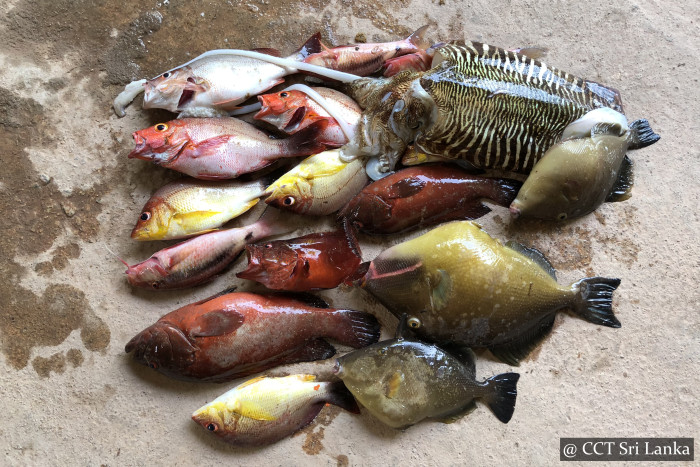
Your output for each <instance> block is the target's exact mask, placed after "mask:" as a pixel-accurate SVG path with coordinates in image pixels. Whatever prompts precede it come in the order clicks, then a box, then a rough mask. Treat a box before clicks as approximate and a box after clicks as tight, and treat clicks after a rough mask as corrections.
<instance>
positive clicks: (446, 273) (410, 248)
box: [362, 221, 620, 365]
mask: <svg viewBox="0 0 700 467" xmlns="http://www.w3.org/2000/svg"><path fill="white" fill-rule="evenodd" d="M619 284H620V280H619V279H608V278H603V277H589V278H585V279H581V280H579V281H577V282H574V283H573V284H571V285H569V286H562V285H559V284H558V283H557V281H556V278H555V275H554V270H553V268H552V266H551V265H550V264H549V262H547V260H546V259H545V258H544V256H543V255H542V253H540V252H539V251H537V250H535V249H532V248H527V247H524V246H522V245H520V244H517V243H514V242H509V243H507V244H506V245H503V244H502V243H501V242H500V241H498V240H496V239H494V238H492V237H491V236H489V235H488V234H487V233H486V232H484V231H483V230H482V229H481V227H480V226H479V225H478V224H475V223H473V222H470V221H457V222H451V223H448V224H443V225H441V226H439V227H437V228H435V229H433V230H431V231H430V232H428V233H426V234H424V235H421V236H420V237H418V238H415V239H413V240H409V241H407V242H404V243H400V244H398V245H395V246H393V247H391V248H389V249H387V250H386V251H384V252H382V253H381V254H380V255H379V256H377V257H376V258H375V259H374V260H373V261H372V262H371V263H370V264H369V268H368V270H367V273H366V274H365V276H364V278H363V279H362V287H364V288H365V289H367V290H368V291H369V292H371V293H372V294H373V295H375V296H376V297H377V298H378V299H379V300H380V301H381V302H382V303H383V304H384V305H385V306H386V307H387V308H388V309H389V310H390V311H391V312H392V313H394V314H395V315H397V316H401V315H402V314H404V313H406V314H408V317H409V321H408V323H409V326H410V327H411V329H413V330H414V331H415V332H416V333H417V335H418V336H419V337H420V338H423V339H426V340H428V341H432V342H451V343H455V344H459V345H465V346H467V347H486V348H488V349H489V350H490V351H491V352H492V353H493V354H494V355H495V356H497V357H498V358H500V359H501V360H503V361H504V362H507V363H510V364H513V365H517V364H518V361H519V360H521V359H522V358H524V357H525V356H526V355H527V354H528V353H529V352H530V351H531V350H532V349H533V348H534V346H535V345H536V344H537V343H538V342H539V341H540V340H541V339H542V338H544V336H545V335H547V334H548V333H549V331H550V330H551V328H552V325H553V323H554V315H555V313H556V311H557V310H559V309H562V308H570V309H571V310H573V312H574V313H576V314H577V315H579V316H580V317H582V318H583V319H585V320H587V321H590V322H592V323H596V324H601V325H604V326H609V327H614V328H617V327H620V322H619V321H618V320H617V318H615V316H614V314H613V312H612V293H613V291H614V290H615V289H616V288H617V286H618V285H619Z"/></svg>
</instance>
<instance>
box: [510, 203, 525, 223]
mask: <svg viewBox="0 0 700 467" xmlns="http://www.w3.org/2000/svg"><path fill="white" fill-rule="evenodd" d="M508 209H509V210H510V215H511V217H513V219H517V218H518V217H520V214H522V212H521V211H520V208H518V206H517V205H516V204H515V203H511V205H510V208H508Z"/></svg>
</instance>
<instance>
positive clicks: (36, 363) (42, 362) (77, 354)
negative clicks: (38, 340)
mask: <svg viewBox="0 0 700 467" xmlns="http://www.w3.org/2000/svg"><path fill="white" fill-rule="evenodd" d="M84 360H85V357H83V353H82V352H81V351H80V350H78V349H70V350H69V351H68V352H66V354H65V355H64V354H63V353H60V352H59V353H55V354H53V355H51V356H50V357H48V358H44V357H35V358H34V360H32V367H33V368H34V371H36V372H37V374H38V375H39V376H41V377H42V378H48V377H49V376H51V372H54V373H56V374H61V373H63V372H64V371H66V365H67V364H69V365H70V366H72V367H73V368H75V367H78V366H80V365H82V364H83V361H84Z"/></svg>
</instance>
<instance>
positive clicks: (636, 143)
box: [630, 119, 661, 149]
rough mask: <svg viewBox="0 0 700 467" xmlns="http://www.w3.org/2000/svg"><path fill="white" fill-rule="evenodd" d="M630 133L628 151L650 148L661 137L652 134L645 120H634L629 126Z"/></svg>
mask: <svg viewBox="0 0 700 467" xmlns="http://www.w3.org/2000/svg"><path fill="white" fill-rule="evenodd" d="M630 130H631V131H632V141H630V149H641V148H645V147H647V146H651V145H652V144H654V143H656V142H657V141H658V140H660V139H661V136H659V135H658V134H656V133H654V130H652V129H651V125H649V122H648V121H647V120H645V119H640V120H635V121H633V122H632V123H631V124H630Z"/></svg>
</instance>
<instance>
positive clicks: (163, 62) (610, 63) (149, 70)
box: [0, 0, 700, 466]
mask: <svg viewBox="0 0 700 467" xmlns="http://www.w3.org/2000/svg"><path fill="white" fill-rule="evenodd" d="M0 3H1V10H2V11H4V12H5V14H4V15H3V17H2V18H0V65H1V66H0V158H1V161H2V164H1V167H2V169H1V170H0V218H2V220H3V226H4V227H3V229H2V236H1V237H0V265H1V266H0V267H1V269H0V271H2V277H3V280H2V281H1V282H0V289H1V291H0V310H1V312H0V339H1V346H0V349H1V350H2V353H1V355H0V366H1V368H0V375H1V376H0V382H1V383H0V405H1V406H2V408H3V409H2V411H1V414H0V455H2V456H3V457H2V460H0V464H2V465H94V466H97V465H109V466H115V465H184V466H188V465H197V464H201V465H215V464H222V465H237V464H243V463H247V464H251V465H316V464H321V465H335V464H337V465H370V464H371V465H465V464H473V465H542V464H556V463H558V462H559V438H560V437H564V436H572V437H582V436H601V437H613V436H615V437H624V436H659V437H661V436H664V437H671V436H684V437H696V436H699V435H700V431H699V426H700V424H699V422H698V419H699V418H700V417H699V415H700V413H699V411H698V396H700V390H699V389H698V385H699V383H700V379H699V377H698V364H697V361H698V358H699V357H700V355H699V353H700V319H699V318H698V311H699V302H700V294H699V293H698V286H697V284H698V281H699V280H700V275H699V274H698V266H699V264H698V262H699V260H700V255H699V248H698V240H699V237H698V228H699V226H700V225H699V223H698V214H697V212H698V211H697V206H698V193H699V190H698V188H697V180H698V179H700V164H699V162H700V161H699V160H698V155H699V154H698V144H697V142H696V137H697V135H698V134H700V127H699V125H698V116H699V115H700V106H699V105H698V101H699V99H698V98H699V97H700V95H699V93H698V86H699V83H698V72H699V71H700V70H699V69H698V63H700V54H699V52H698V48H699V46H700V43H699V41H698V37H700V31H699V30H698V20H700V7H699V5H698V3H697V2H694V1H690V0H682V1H679V2H657V1H652V0H621V1H619V2H613V3H611V2H607V1H602V0H591V1H589V2H586V3H585V4H572V3H570V2H547V3H546V4H545V3H544V2H539V3H538V2H531V1H528V0H519V1H506V0H488V1H486V0H473V1H457V0H439V1H438V0H431V1H428V0H424V1H417V0H413V1H411V0H382V1H370V0H354V1H349V0H335V1H330V2H326V1H319V0H310V1H306V2H301V1H294V0H283V1H270V0H249V1H247V2H241V1H236V0H230V1H228V2H213V1H210V2H186V1H178V0H171V1H168V0H162V1H156V0H153V1H150V2H140V1H136V0H122V1H118V2H113V1H105V0H55V1H48V0H41V1H30V0H3V1H2V2H0ZM423 24H430V25H431V37H432V38H433V39H436V40H437V39H441V40H444V39H461V38H465V39H473V40H480V41H484V42H487V43H489V44H493V45H498V46H503V47H507V48H515V47H523V46H540V47H546V48H548V49H549V53H548V55H547V57H546V60H545V61H546V62H547V63H548V64H551V65H553V66H556V67H558V68H560V69H563V70H566V71H568V72H570V73H573V74H575V75H578V76H582V77H586V78H589V79H591V80H595V81H598V82H601V83H605V84H607V85H609V86H611V87H614V88H616V89H618V90H619V91H620V92H621V94H622V96H623V100H624V103H625V109H626V112H627V115H628V116H629V117H630V118H631V119H636V118H648V119H649V121H650V122H651V124H652V126H653V128H654V130H656V131H657V132H658V133H659V134H661V136H662V139H661V141H660V142H659V143H657V144H656V145H654V146H652V147H649V148H646V149H643V150H640V151H636V152H633V153H632V154H631V157H632V159H633V160H634V162H635V169H634V170H635V176H636V179H635V186H634V191H633V196H632V198H631V199H629V200H627V201H625V202H623V203H616V204H606V205H604V206H602V207H601V208H600V209H598V211H597V212H595V214H594V215H589V216H587V217H585V218H583V219H580V220H577V221H574V222H569V223H566V224H562V225H552V224H547V223H543V222H523V223H518V224H513V223H511V222H510V220H509V216H508V212H507V211H506V210H505V209H503V208H495V209H494V212H493V213H492V214H489V215H488V216H487V217H486V218H484V219H482V221H481V222H482V224H483V225H484V227H485V229H486V230H487V231H489V232H490V233H491V234H492V235H494V236H496V237H498V238H501V239H516V240H519V241H521V242H523V243H525V244H527V245H534V246H536V247H537V248H539V249H541V250H542V251H543V252H544V253H545V255H546V256H547V257H548V258H549V259H550V260H551V262H552V263H553V264H554V266H555V267H556V268H557V270H558V271H559V280H560V282H562V283H565V282H566V283H568V282H572V281H574V280H577V279H579V278H581V277H583V276H588V275H605V276H610V277H619V278H621V279H622V284H621V286H620V288H619V289H618V291H617V292H616V294H615V304H614V306H615V313H616V315H617V316H618V318H619V319H620V321H621V322H622V328H621V329H609V328H602V327H598V326H595V325H593V324H590V323H587V322H584V321H582V320H580V319H577V318H576V317H574V316H573V315H570V314H567V313H561V314H560V316H559V317H558V319H557V324H556V327H555V329H554V332H553V333H552V335H551V336H550V337H549V338H547V339H546V340H545V342H544V344H543V345H542V346H541V347H540V348H539V349H538V350H537V351H536V352H534V354H533V355H532V357H531V358H529V359H528V360H527V361H525V362H524V363H523V364H522V365H521V366H520V367H519V368H517V371H519V372H520V373H521V374H522V377H521V380H520V383H519V385H518V400H517V407H516V410H515V414H514V417H513V419H512V420H511V422H510V423H509V424H507V425H503V424H501V423H500V422H498V420H496V419H495V417H494V416H493V415H492V414H491V413H490V411H489V410H488V409H487V408H486V407H484V406H480V407H479V409H478V410H476V411H475V412H473V413H472V414H470V415H469V416H468V417H465V418H463V419H461V420H459V421H457V422H456V423H453V424H450V425H445V424H442V423H437V422H424V423H420V424H418V425H416V426H414V427H412V428H410V429H408V430H406V431H405V432H400V431H395V430H392V429H390V428H387V427H384V426H382V425H380V423H379V422H377V421H376V420H375V419H373V418H372V417H371V416H370V415H369V413H367V412H366V411H363V413H362V415H361V416H352V415H351V414H348V413H346V412H342V411H340V410H339V409H335V408H325V409H324V411H323V412H322V414H321V415H320V416H319V418H318V419H317V420H316V421H315V422H314V423H313V424H312V425H311V426H310V427H308V428H307V429H305V430H304V431H303V432H301V433H300V434H298V435H296V436H294V437H292V438H289V439H286V440H284V441H282V442H280V443H278V444H275V445H273V446H270V447H267V448H263V449H259V450H239V449H235V448H232V447H230V446H228V445H226V444H224V443H222V442H220V441H219V440H218V439H215V438H214V437H212V436H210V435H209V434H208V433H206V432H205V431H204V430H202V429H201V428H200V427H198V426H196V425H195V424H194V423H193V422H192V421H191V420H190V414H191V413H192V411H193V410H194V409H196V408H198V407H200V406H201V405H203V404H204V403H205V402H207V401H210V400H212V399H213V398H214V397H216V396H218V395H219V394H221V393H223V392H224V391H226V390H227V389H228V388H229V387H231V386H232V384H223V385H214V384H185V383H180V382H176V381H172V380H169V379H167V378H166V377H163V376H162V375H160V374H156V373H154V372H153V371H151V370H150V369H148V368H146V367H141V366H139V365H136V364H134V363H133V362H132V361H131V360H130V359H129V358H127V356H126V355H125V354H124V344H125V343H126V342H127V341H128V340H129V339H130V338H131V337H132V336H133V335H135V334H136V333H137V332H139V331H140V330H141V329H143V328H144V327H146V326H148V325H150V324H151V323H153V322H154V321H155V320H156V319H157V318H158V317H160V316H161V315H163V314H165V313H166V312H169V311H171V310H173V309H175V308H177V307H179V306H181V305H184V304H186V303H189V302H192V301H195V300H198V299H201V298H204V297H207V296H209V295H211V294H213V293H215V292H217V291H219V290H221V289H223V288H225V287H227V286H230V285H232V284H238V285H239V286H241V285H242V286H243V288H244V289H245V288H247V287H248V286H247V285H244V284H242V281H240V280H238V279H236V278H235V276H234V272H235V271H237V270H240V269H241V268H242V267H243V264H242V262H241V261H239V262H237V263H236V265H235V267H234V268H233V269H232V270H231V271H230V272H229V273H227V274H226V275H225V276H224V277H222V278H219V280H217V281H215V282H213V283H211V284H209V285H207V286H205V287H200V288H196V289H193V290H186V291H178V292H159V293H151V292H148V291H141V290H134V289H132V288H131V287H130V286H129V285H128V284H127V282H126V280H125V276H124V274H123V266H122V265H121V263H119V262H118V261H117V260H115V259H114V258H113V257H112V256H111V255H110V254H109V253H108V252H107V250H106V247H109V248H110V249H111V250H113V251H115V252H116V253H118V254H119V255H120V256H122V257H124V258H125V259H127V260H128V261H129V262H131V263H134V262H137V261H141V260H143V259H145V258H147V257H148V256H149V255H150V254H151V253H153V252H154V251H156V250H157V249H159V248H161V247H162V246H164V245H165V243H163V242H161V243H155V244H154V243H136V242H133V241H132V240H131V239H130V238H129V233H130V230H131V228H132V227H133V224H134V223H135V221H136V217H137V216H138V214H139V212H140V209H141V207H142V206H143V204H144V202H145V201H146V200H147V199H148V197H149V195H150V193H152V192H153V191H154V190H155V189H157V188H158V187H160V186H162V185H163V184H164V183H165V182H166V181H167V180H171V179H174V178H176V175H174V174H172V173H169V172H167V171H166V170H163V169H159V168H156V167H154V166H151V165H150V164H149V163H146V162H143V161H138V160H127V159H126V154H127V153H128V152H129V150H130V149H131V148H132V140H131V136H130V135H131V133H132V132H133V131H135V130H137V129H140V128H143V127H145V126H148V125H152V124H155V123H157V122H159V121H164V120H168V119H170V118H171V115H169V114H167V113H165V112H153V111H143V110H141V108H140V103H139V101H137V103H135V104H134V105H133V106H131V107H130V108H129V109H128V114H127V116H126V117H125V118H123V119H118V118H117V117H116V116H115V115H114V114H113V113H112V111H111V108H110V104H111V101H112V99H113V98H114V97H115V96H116V94H117V93H118V92H120V91H121V89H122V87H123V86H124V85H125V84H126V83H128V82H129V81H131V80H132V79H138V78H142V77H152V76H154V75H156V74H158V73H160V72H163V71H165V70H167V69H170V68H172V67H174V66H176V65H178V64H181V63H183V62H185V61H187V60H188V59H190V58H193V57H194V56H196V55H198V54H200V53H201V52H204V51H206V50H209V49H214V48H225V47H232V48H242V49H247V48H253V47H277V48H280V49H282V51H284V52H291V51H292V50H293V49H295V48H296V46H298V45H299V44H301V43H302V42H303V41H304V40H305V39H306V38H307V37H308V36H309V35H311V34H312V33H313V32H315V31H317V30H319V31H321V32H322V34H323V37H324V40H325V42H327V43H333V44H343V43H348V42H351V41H353V40H354V38H355V35H356V34H357V33H364V34H365V36H366V37H367V39H368V40H369V41H386V40H395V39H398V38H403V37H405V36H407V35H408V34H409V33H410V32H411V31H412V30H414V29H416V28H418V27H419V26H422V25H423ZM252 218H253V217H249V218H248V220H250V219H252ZM324 225H329V221H328V220H325V221H324V220H319V221H316V220H313V221H311V220H310V221H308V224H307V226H306V227H305V228H303V229H301V230H300V231H298V232H297V234H296V235H299V234H302V233H307V232H310V231H313V230H319V229H320V228H321V227H322V226H324ZM402 238H406V237H393V238H391V239H389V240H384V239H381V240H375V239H368V238H363V239H362V240H363V248H364V250H363V252H364V257H365V259H366V260H369V259H372V258H373V257H374V256H375V255H376V254H377V253H378V252H379V251H380V250H381V249H382V248H383V247H385V246H386V245H387V244H389V243H393V242H397V241H400V240H401V239H402ZM321 295H323V296H324V297H327V298H329V299H330V301H331V302H332V303H333V304H335V305H337V306H343V307H351V308H352V307H354V308H356V309H363V310H369V311H371V312H374V313H375V314H376V315H377V316H378V317H379V319H380V321H381V322H382V324H383V325H384V334H385V335H386V336H389V335H391V334H392V332H393V331H392V328H393V327H394V326H395V320H394V318H392V317H391V316H390V315H389V314H388V313H387V312H386V310H384V309H383V308H382V307H381V306H380V305H379V304H378V303H377V302H376V301H374V300H373V299H372V298H370V297H368V296H367V295H366V294H364V293H363V292H361V291H349V290H336V291H330V292H324V293H322V294H321ZM479 357H480V358H479V359H478V362H477V374H478V376H479V377H480V378H486V377H488V376H491V375H493V374H496V373H501V372H504V371H509V370H514V368H511V367H509V366H508V365H505V364H502V363H498V362H496V361H494V360H493V358H492V357H491V356H490V354H488V352H483V353H481V354H479ZM331 365H332V360H331V361H328V362H322V363H316V364H306V365H300V366H296V367H289V368H282V369H279V370H277V372H285V371H289V372H292V371H294V372H297V371H301V370H305V371H313V372H318V373H321V374H323V373H324V372H327V371H328V368H329V367H330V366H331Z"/></svg>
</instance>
